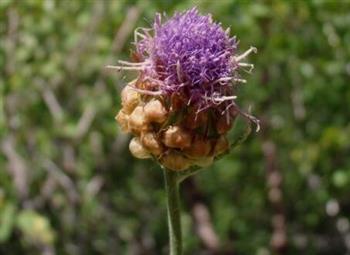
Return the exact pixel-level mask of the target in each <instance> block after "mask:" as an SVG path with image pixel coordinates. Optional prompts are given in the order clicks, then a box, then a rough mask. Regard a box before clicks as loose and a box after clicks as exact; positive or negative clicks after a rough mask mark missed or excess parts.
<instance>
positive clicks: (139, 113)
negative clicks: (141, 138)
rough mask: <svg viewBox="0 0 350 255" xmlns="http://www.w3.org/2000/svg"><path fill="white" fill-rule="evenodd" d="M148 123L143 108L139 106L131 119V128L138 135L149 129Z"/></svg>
mask: <svg viewBox="0 0 350 255" xmlns="http://www.w3.org/2000/svg"><path fill="white" fill-rule="evenodd" d="M146 124H147V121H146V118H145V113H144V110H143V107H142V106H137V107H136V108H135V109H134V111H133V112H132V113H131V115H130V117H129V128H130V129H131V130H132V131H133V132H134V133H136V134H139V133H140V132H141V131H144V130H146V129H147V125H146Z"/></svg>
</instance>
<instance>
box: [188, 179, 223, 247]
mask: <svg viewBox="0 0 350 255" xmlns="http://www.w3.org/2000/svg"><path fill="white" fill-rule="evenodd" d="M183 187H184V192H185V193H186V196H185V197H186V200H187V204H188V206H189V208H190V210H191V215H192V218H193V221H194V225H195V231H196V233H197V235H198V237H199V239H200V240H201V242H202V244H203V246H204V247H205V248H206V249H207V251H208V252H209V253H210V254H222V253H220V241H219V238H218V236H217V234H216V232H215V230H214V227H213V224H212V221H211V217H210V212H209V210H208V207H207V206H206V205H205V202H204V197H203V194H202V193H201V192H200V190H199V189H198V187H197V185H196V183H195V181H194V180H193V177H192V178H188V179H187V180H186V181H185V182H184V184H183Z"/></svg>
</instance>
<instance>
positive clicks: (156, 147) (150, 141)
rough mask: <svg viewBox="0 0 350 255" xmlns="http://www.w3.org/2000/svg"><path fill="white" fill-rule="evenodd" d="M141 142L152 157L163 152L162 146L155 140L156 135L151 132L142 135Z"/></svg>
mask: <svg viewBox="0 0 350 255" xmlns="http://www.w3.org/2000/svg"><path fill="white" fill-rule="evenodd" d="M141 142H142V144H143V146H144V147H145V148H147V149H148V150H149V151H150V152H151V153H152V154H153V155H155V156H159V155H160V154H161V153H162V152H163V146H162V144H161V143H160V142H159V141H158V140H157V137H156V134H155V133H152V132H147V133H142V134H141Z"/></svg>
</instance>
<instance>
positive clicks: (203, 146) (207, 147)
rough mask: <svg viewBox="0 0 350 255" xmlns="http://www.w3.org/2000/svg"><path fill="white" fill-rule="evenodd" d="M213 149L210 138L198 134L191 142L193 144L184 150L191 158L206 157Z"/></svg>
mask: <svg viewBox="0 0 350 255" xmlns="http://www.w3.org/2000/svg"><path fill="white" fill-rule="evenodd" d="M211 149H212V147H211V143H210V141H209V140H208V139H205V138H203V137H202V136H199V135H196V136H195V138H194V139H193V141H192V143H191V146H190V147H188V148H186V149H185V150H184V152H185V153H186V155H187V156H189V157H191V158H201V157H206V156H207V155H208V154H209V153H210V151H211Z"/></svg>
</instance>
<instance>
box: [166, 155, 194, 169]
mask: <svg viewBox="0 0 350 255" xmlns="http://www.w3.org/2000/svg"><path fill="white" fill-rule="evenodd" d="M160 163H161V164H162V165H163V166H164V167H165V168H167V169H170V170H174V171H183V170H186V169H187V168H189V167H190V166H191V160H190V159H188V158H186V157H184V156H183V155H181V154H179V153H177V152H174V151H171V152H170V153H168V154H166V155H164V156H163V157H162V158H161V160H160Z"/></svg>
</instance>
